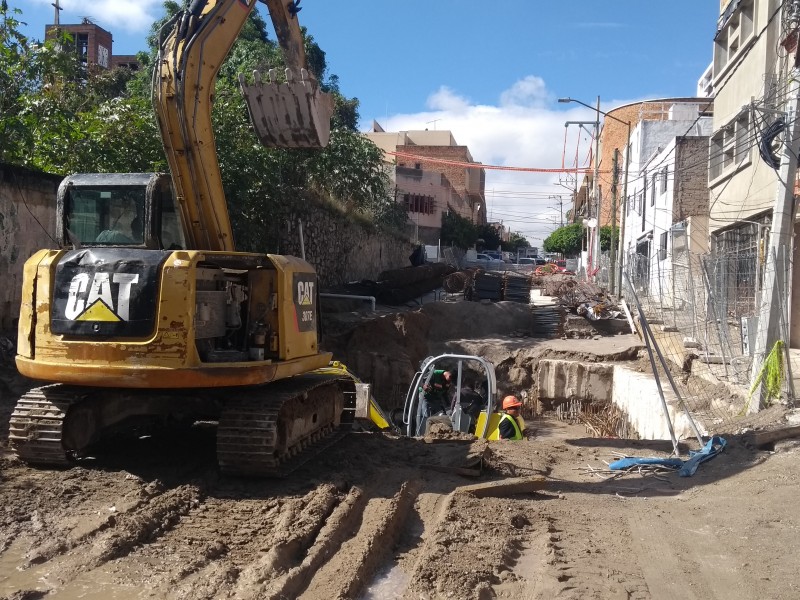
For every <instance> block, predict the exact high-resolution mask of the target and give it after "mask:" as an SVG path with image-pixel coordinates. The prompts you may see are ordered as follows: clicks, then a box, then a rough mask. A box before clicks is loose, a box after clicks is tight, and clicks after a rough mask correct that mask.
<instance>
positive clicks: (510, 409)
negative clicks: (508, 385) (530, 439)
mask: <svg viewBox="0 0 800 600" xmlns="http://www.w3.org/2000/svg"><path fill="white" fill-rule="evenodd" d="M521 407H522V402H520V401H519V400H518V399H517V397H516V396H506V397H505V398H503V412H502V416H501V417H500V423H499V424H498V426H497V429H498V432H499V434H500V439H501V440H521V439H522V427H520V423H519V409H520V408H521Z"/></svg>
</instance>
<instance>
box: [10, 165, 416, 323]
mask: <svg viewBox="0 0 800 600" xmlns="http://www.w3.org/2000/svg"><path fill="white" fill-rule="evenodd" d="M60 182H61V177H59V176H56V175H49V174H46V173H37V172H34V171H29V170H27V169H22V168H19V167H14V166H9V165H2V164H0V281H2V286H0V287H1V288H2V289H0V331H5V332H8V331H11V330H14V329H15V328H16V323H17V319H18V318H19V303H20V298H21V295H22V267H23V265H24V263H25V261H26V260H27V259H28V258H29V257H30V256H31V255H32V254H33V253H34V252H36V251H37V250H39V249H41V248H55V247H57V246H56V244H55V240H54V238H55V227H56V219H55V210H56V191H57V189H58V184H59V183H60ZM301 222H302V231H303V238H304V242H305V252H306V260H307V261H308V262H309V263H311V264H312V265H313V266H314V267H315V268H316V269H317V274H318V276H319V280H320V284H321V287H322V288H323V289H324V288H326V287H330V286H334V285H338V284H342V283H346V282H350V281H359V280H362V279H372V280H374V279H376V278H377V277H378V274H379V273H380V272H381V271H387V270H390V269H398V268H401V267H406V266H409V265H410V264H411V263H410V261H409V256H410V255H411V252H412V251H413V249H414V246H413V245H412V244H411V243H410V242H409V241H408V240H407V239H406V238H402V237H399V236H391V235H388V234H384V233H380V232H378V231H376V230H375V229H374V227H371V226H370V224H369V223H363V222H361V221H359V220H357V219H354V218H353V217H351V216H349V215H346V214H344V213H343V212H342V211H340V210H337V209H336V207H333V206H324V205H318V204H316V203H314V202H311V201H309V202H307V203H306V204H305V206H304V208H303V210H302V211H301V212H300V213H298V214H295V215H293V216H292V217H291V218H290V219H289V223H287V226H285V227H283V228H281V237H282V239H281V240H280V245H279V247H280V248H281V252H282V253H285V254H293V255H295V256H301V244H300V226H299V223H301Z"/></svg>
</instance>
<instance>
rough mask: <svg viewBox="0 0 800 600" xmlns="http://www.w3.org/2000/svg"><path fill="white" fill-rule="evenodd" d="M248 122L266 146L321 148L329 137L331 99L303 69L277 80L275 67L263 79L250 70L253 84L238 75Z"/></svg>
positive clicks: (286, 72)
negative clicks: (296, 73) (279, 80)
mask: <svg viewBox="0 0 800 600" xmlns="http://www.w3.org/2000/svg"><path fill="white" fill-rule="evenodd" d="M239 84H240V86H241V89H242V94H243V95H244V98H245V101H246V102H247V110H248V111H249V113H250V121H251V123H252V124H253V127H254V129H255V132H256V135H257V136H258V139H259V140H260V141H261V143H262V144H263V145H265V146H267V147H268V148H324V147H325V146H326V145H327V144H328V139H329V137H330V127H331V124H330V121H331V115H332V114H333V98H332V97H331V96H330V94H326V93H324V92H322V91H320V89H319V84H318V83H317V82H316V80H314V79H313V78H312V77H310V76H309V73H308V72H307V71H306V70H305V69H301V71H300V73H299V78H295V76H294V73H293V72H292V71H291V70H290V69H286V71H285V81H284V82H283V83H279V82H278V71H277V69H270V70H269V71H268V72H267V77H266V78H265V79H264V78H262V76H261V74H260V73H259V72H257V71H255V72H254V73H253V83H252V84H250V83H248V82H247V80H246V78H245V77H244V76H243V75H239Z"/></svg>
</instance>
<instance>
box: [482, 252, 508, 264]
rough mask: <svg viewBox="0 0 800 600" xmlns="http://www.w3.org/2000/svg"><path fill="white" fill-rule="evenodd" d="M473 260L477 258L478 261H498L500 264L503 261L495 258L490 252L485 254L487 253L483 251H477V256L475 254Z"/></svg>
mask: <svg viewBox="0 0 800 600" xmlns="http://www.w3.org/2000/svg"><path fill="white" fill-rule="evenodd" d="M475 260H477V261H479V262H489V263H498V264H502V263H504V262H505V261H503V260H501V259H499V258H495V257H494V256H492V255H491V254H487V253H484V252H479V253H478V256H477V258H476V259H475Z"/></svg>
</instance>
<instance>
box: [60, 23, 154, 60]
mask: <svg viewBox="0 0 800 600" xmlns="http://www.w3.org/2000/svg"><path fill="white" fill-rule="evenodd" d="M59 31H66V32H68V33H69V34H70V35H71V36H72V39H73V41H74V44H75V52H76V53H77V54H78V57H79V58H80V60H81V62H82V63H83V65H84V66H85V67H87V68H92V67H94V68H98V67H99V68H101V69H115V68H117V67H127V68H129V69H131V70H134V71H135V70H138V69H139V67H140V65H139V61H138V60H136V56H133V55H130V54H120V55H117V56H115V55H114V52H113V46H114V38H113V36H112V35H111V32H109V31H106V30H105V29H103V28H102V27H100V26H99V25H97V24H95V23H92V21H91V20H90V19H87V18H84V19H83V21H82V22H81V23H79V24H77V25H64V24H61V23H59V24H58V25H47V27H46V28H45V39H48V40H50V39H55V38H56V37H57V36H58V32H59Z"/></svg>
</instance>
